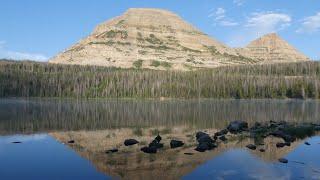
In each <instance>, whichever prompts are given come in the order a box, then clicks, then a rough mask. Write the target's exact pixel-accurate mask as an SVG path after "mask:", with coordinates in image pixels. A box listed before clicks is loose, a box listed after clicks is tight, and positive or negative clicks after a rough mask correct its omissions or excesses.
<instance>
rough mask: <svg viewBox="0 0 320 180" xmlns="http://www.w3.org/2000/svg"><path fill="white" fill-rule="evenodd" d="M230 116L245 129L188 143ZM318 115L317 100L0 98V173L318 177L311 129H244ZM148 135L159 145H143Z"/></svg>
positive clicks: (314, 119) (319, 146)
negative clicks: (153, 148)
mask: <svg viewBox="0 0 320 180" xmlns="http://www.w3.org/2000/svg"><path fill="white" fill-rule="evenodd" d="M235 120H239V121H245V122H247V123H248V127H249V128H248V129H246V130H243V132H241V133H231V131H229V132H228V134H226V135H223V136H224V138H225V139H223V138H220V137H221V136H219V137H217V139H215V140H214V141H215V143H217V147H215V148H213V149H212V150H208V151H205V152H198V151H195V148H196V147H197V145H198V142H199V141H198V139H197V138H196V136H195V135H196V133H197V132H198V131H203V132H205V133H207V134H209V135H210V136H211V137H212V138H213V135H214V134H215V133H216V132H218V131H220V130H222V129H225V128H226V127H227V126H228V125H229V124H230V123H231V122H233V121H235ZM319 123H320V101H316V100H214V99H200V100H162V101H160V100H134V99H121V100H119V99H92V100H91V99H90V100H83V99H82V100H79V99H47V98H32V99H19V98H18V99H15V98H8V99H0V179H320V156H319V155H318V153H319V151H320V136H319V133H318V131H315V132H314V131H312V132H309V131H306V132H305V131H303V132H301V131H299V132H297V129H294V130H292V129H289V128H287V129H289V130H291V131H290V132H293V131H294V133H296V134H295V136H296V137H297V138H296V139H295V140H294V141H291V143H289V145H285V146H284V147H278V144H279V143H280V142H283V139H281V138H279V137H277V136H276V135H269V134H268V136H267V135H265V134H264V135H263V138H262V139H260V138H257V136H253V135H252V134H255V135H256V134H258V133H256V130H257V128H256V129H253V130H252V128H253V127H255V126H258V125H259V126H263V124H267V125H268V127H270V128H269V130H272V131H276V130H278V129H279V128H282V129H285V128H286V127H290V128H291V124H294V126H295V127H296V126H298V125H299V128H300V126H301V127H303V128H305V127H307V128H305V129H307V130H309V129H310V128H309V125H310V124H312V126H317V127H320V126H318V124H319ZM260 124H262V125H260ZM274 124H277V125H276V126H274V127H273V126H272V125H274ZM287 124H290V126H289V125H287ZM263 127H264V126H263ZM266 127H267V126H266ZM261 129H262V128H260V130H261ZM262 130H263V132H264V130H265V129H262ZM299 130H300V129H299ZM253 132H255V133H253ZM259 133H261V132H260V131H259ZM157 135H160V136H161V137H162V140H161V143H163V147H162V148H159V149H158V150H157V153H155V154H148V153H144V152H142V151H141V148H142V147H144V146H148V144H149V143H150V142H152V140H153V139H154V138H155V137H156V136H157ZM259 137H260V136H259ZM130 138H132V139H136V140H138V141H139V143H138V144H135V145H132V146H125V145H123V142H124V141H125V140H126V139H130ZM171 140H179V141H182V142H183V143H184V145H183V146H181V147H178V148H172V146H171V145H170V142H171ZM248 144H254V145H255V146H257V149H255V150H254V149H249V148H247V145H248ZM113 149H117V152H110V151H108V150H113ZM262 149H263V151H262ZM260 150H261V151H260ZM280 158H285V159H287V160H288V163H281V162H279V159H280Z"/></svg>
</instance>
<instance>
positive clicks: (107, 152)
mask: <svg viewBox="0 0 320 180" xmlns="http://www.w3.org/2000/svg"><path fill="white" fill-rule="evenodd" d="M118 151H119V150H118V149H116V148H114V149H109V150H106V154H111V153H115V152H118Z"/></svg>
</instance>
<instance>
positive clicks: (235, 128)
mask: <svg viewBox="0 0 320 180" xmlns="http://www.w3.org/2000/svg"><path fill="white" fill-rule="evenodd" d="M247 128H248V123H247V122H244V121H233V122H231V123H230V124H229V125H228V127H227V129H228V130H229V132H231V133H233V134H236V133H239V132H241V131H245V130H247Z"/></svg>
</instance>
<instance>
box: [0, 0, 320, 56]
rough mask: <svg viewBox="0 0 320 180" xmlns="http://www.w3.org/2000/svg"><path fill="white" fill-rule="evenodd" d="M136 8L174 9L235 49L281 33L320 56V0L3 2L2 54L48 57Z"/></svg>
mask: <svg viewBox="0 0 320 180" xmlns="http://www.w3.org/2000/svg"><path fill="white" fill-rule="evenodd" d="M130 7H152V8H162V9H167V10H170V11H173V12H175V13H176V14H178V15H180V16H181V17H182V18H184V19H185V20H186V21H188V22H189V23H191V24H193V25H194V26H195V27H197V28H198V29H200V30H201V31H203V32H205V33H207V34H208V35H210V36H212V37H214V38H216V39H217V40H219V41H221V42H223V43H225V44H227V45H230V46H232V47H238V46H244V45H246V44H247V43H248V42H249V41H251V40H253V39H255V38H257V37H258V36H260V35H263V34H266V33H270V32H277V33H278V34H279V35H280V36H281V37H283V38H284V39H285V40H287V41H288V42H289V43H290V44H292V45H294V46H295V47H296V48H297V49H299V50H300V51H301V52H303V53H305V54H306V55H307V56H309V57H310V58H312V59H320V48H319V46H320V2H319V0H304V1H302V0H117V1H113V0H112V1H111V0H90V1H89V0H54V1H53V0H52V1H44V0H24V1H23V0H1V1H0V58H13V59H36V60H39V61H46V60H47V59H48V58H50V57H52V56H54V55H55V54H57V53H58V52H61V51H63V50H64V49H66V48H67V47H69V46H70V45H72V44H74V43H76V42H77V41H78V40H80V39H81V38H83V37H85V36H87V35H89V34H90V32H91V31H92V30H93V29H94V27H95V26H96V25H97V24H99V23H101V22H104V21H106V20H108V19H110V18H112V17H114V16H118V15H121V14H122V13H123V12H124V11H126V10H127V9H128V8H130Z"/></svg>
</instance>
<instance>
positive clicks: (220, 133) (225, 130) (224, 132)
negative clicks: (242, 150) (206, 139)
mask: <svg viewBox="0 0 320 180" xmlns="http://www.w3.org/2000/svg"><path fill="white" fill-rule="evenodd" d="M228 132H229V131H228V129H223V130H221V131H218V132H216V133H214V136H222V135H226V134H228Z"/></svg>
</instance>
